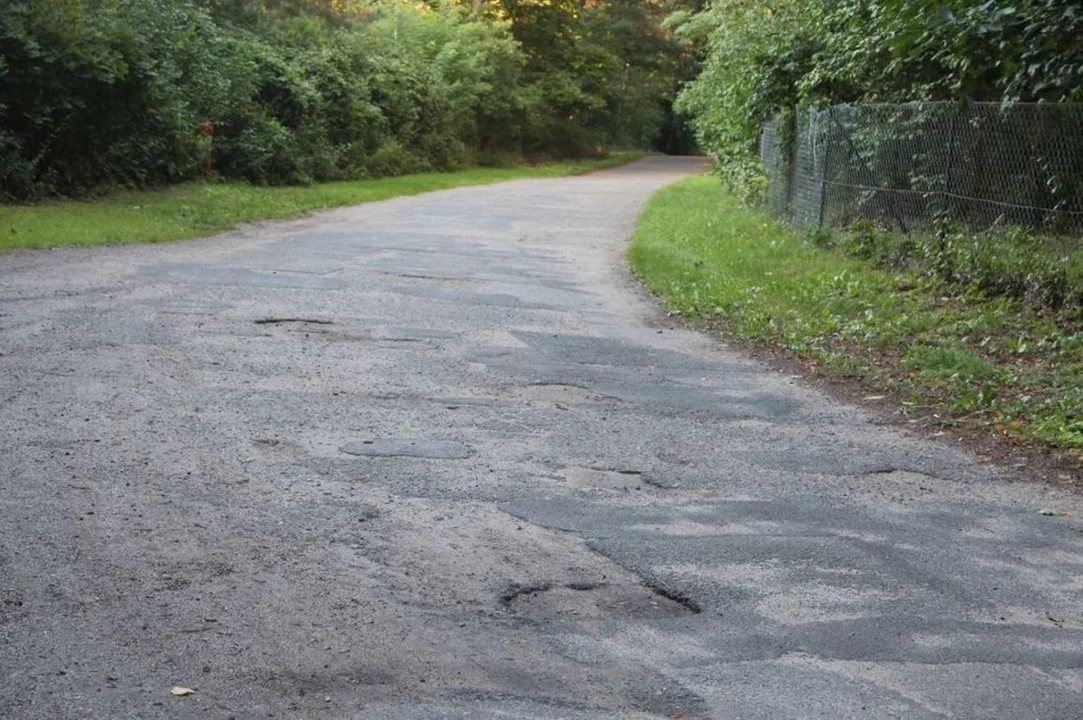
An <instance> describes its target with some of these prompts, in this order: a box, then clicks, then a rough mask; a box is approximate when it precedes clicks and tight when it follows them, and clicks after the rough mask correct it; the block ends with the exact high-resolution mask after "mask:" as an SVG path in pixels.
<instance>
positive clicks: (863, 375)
mask: <svg viewBox="0 0 1083 720" xmlns="http://www.w3.org/2000/svg"><path fill="white" fill-rule="evenodd" d="M628 258H629V261H630V262H631V264H632V267H633V270H634V271H635V272H636V274H637V275H639V276H640V278H641V279H642V280H643V282H644V283H645V284H646V286H647V287H648V288H649V289H650V290H651V291H652V292H654V293H656V294H657V295H659V296H661V298H662V299H663V302H664V303H665V306H666V307H667V309H668V310H669V311H670V312H671V313H673V314H676V315H680V316H683V317H685V318H688V319H689V320H691V321H692V322H694V323H697V324H699V325H701V326H705V327H707V328H711V329H718V330H722V331H724V332H726V333H729V334H731V335H735V336H738V337H741V338H744V339H746V340H749V341H751V342H753V343H756V344H761V345H766V346H775V347H781V348H784V349H786V350H789V351H790V352H792V353H794V354H795V355H796V356H798V357H799V358H801V359H802V360H803V361H805V362H806V363H807V365H808V366H809V367H811V368H813V369H814V370H816V371H817V372H819V373H822V374H823V375H825V376H830V377H835V378H847V381H848V382H856V383H858V384H859V386H861V387H864V388H866V389H869V390H872V391H877V392H881V391H883V392H887V393H888V394H890V395H891V396H892V397H895V398H896V399H898V400H899V407H900V412H905V413H906V414H908V415H910V416H912V417H919V418H921V417H924V418H925V419H927V420H928V421H929V422H930V423H934V422H935V423H937V424H960V425H965V426H967V427H969V428H971V429H977V430H980V431H982V432H991V433H998V434H1002V435H1013V436H1016V437H1020V438H1026V439H1029V440H1030V441H1033V442H1036V443H1038V444H1044V445H1046V446H1049V447H1053V448H1058V449H1060V450H1061V451H1063V452H1064V453H1066V454H1069V455H1072V456H1074V457H1076V458H1080V457H1083V453H1081V451H1083V311H1081V309H1080V307H1079V306H1078V305H1073V306H1068V307H1064V308H1061V309H1059V310H1053V309H1050V308H1045V309H1041V308H1039V307H1038V306H1036V305H1032V304H1030V303H1027V302H1024V301H1020V300H1014V299H1010V298H1005V297H993V298H991V297H987V296H985V295H983V294H981V293H979V292H975V291H974V290H973V288H970V289H966V288H960V287H956V286H951V285H948V284H946V283H945V282H943V281H942V280H939V279H937V278H935V277H930V276H929V275H928V274H924V273H919V272H917V271H915V270H913V269H907V268H904V267H896V268H891V267H885V266H883V265H881V264H878V263H877V261H876V260H875V259H871V258H870V259H866V258H860V257H854V256H852V255H849V254H846V253H845V252H844V250H843V249H842V248H840V247H821V246H818V245H817V244H815V243H813V242H811V241H809V240H808V239H806V238H804V237H801V236H799V235H797V234H796V233H794V232H793V231H791V230H789V229H788V228H786V227H785V226H783V225H782V224H781V223H779V222H777V221H776V220H774V219H773V218H771V217H770V216H768V215H766V214H764V213H762V212H759V211H756V210H751V209H748V208H747V207H745V206H743V205H741V204H740V203H739V202H738V201H737V200H736V199H734V198H732V197H730V196H728V195H726V194H725V193H724V192H723V190H722V188H721V186H720V185H719V182H718V180H717V179H716V178H712V177H706V176H703V177H696V178H691V179H688V180H684V181H681V182H678V183H675V184H673V185H670V186H669V187H667V188H664V189H663V190H661V191H659V192H658V193H657V194H655V195H654V197H652V198H651V199H650V201H649V202H648V203H647V205H646V206H645V208H644V210H643V212H642V214H641V215H640V219H639V225H638V227H637V230H636V233H635V236H634V239H633V242H632V245H631V247H630V248H629V251H628Z"/></svg>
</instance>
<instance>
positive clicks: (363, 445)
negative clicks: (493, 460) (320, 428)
mask: <svg viewBox="0 0 1083 720" xmlns="http://www.w3.org/2000/svg"><path fill="white" fill-rule="evenodd" d="M340 450H341V451H342V452H344V453H346V454H347V455H363V456H368V457H412V458H427V459H432V460H464V459H466V458H468V457H470V454H471V453H470V448H468V447H467V446H466V445H463V444H462V443H460V442H454V441H451V440H363V441H361V442H351V443H346V444H345V445H343V446H342V447H341V448H340Z"/></svg>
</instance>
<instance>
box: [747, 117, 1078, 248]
mask: <svg viewBox="0 0 1083 720" xmlns="http://www.w3.org/2000/svg"><path fill="white" fill-rule="evenodd" d="M761 155H762V156H763V158H764V166H765V170H766V172H767V176H768V182H769V188H768V197H767V204H768V207H769V209H771V211H772V212H775V213H776V214H778V215H780V216H782V217H785V218H786V219H788V220H789V221H790V222H792V223H793V224H795V225H798V226H807V225H815V224H822V223H827V224H830V225H846V224H848V223H851V222H853V221H854V220H856V219H859V218H863V219H867V220H871V221H873V222H875V223H877V224H880V225H884V226H886V227H891V228H895V229H898V230H901V231H903V232H907V231H909V230H912V229H925V228H928V227H929V226H930V225H931V223H932V221H933V220H934V219H935V218H937V217H948V218H951V219H954V220H957V221H960V222H963V223H965V224H966V225H968V226H970V227H972V228H974V229H979V230H980V229H985V228H988V227H990V226H992V225H994V224H1007V225H1023V226H1028V227H1034V228H1039V229H1041V230H1043V231H1046V232H1051V233H1057V234H1060V233H1077V234H1078V233H1079V232H1081V231H1083V104H1081V103H1062V104H1035V103H1016V104H1003V105H1002V104H999V103H966V104H959V103H907V104H902V105H886V104H872V105H861V106H846V105H841V106H834V107H830V108H826V109H824V110H810V111H801V112H798V113H797V115H796V118H795V122H794V132H793V139H792V147H787V143H785V142H783V141H782V137H781V134H780V132H779V128H778V122H774V123H768V125H767V126H766V127H765V128H764V133H763V139H762V142H761ZM783 198H784V199H785V201H783Z"/></svg>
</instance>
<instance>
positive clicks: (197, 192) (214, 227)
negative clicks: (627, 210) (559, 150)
mask: <svg viewBox="0 0 1083 720" xmlns="http://www.w3.org/2000/svg"><path fill="white" fill-rule="evenodd" d="M644 154H645V153H636V152H623V153H613V154H611V155H609V156H608V157H606V158H603V159H600V160H580V161H568V162H553V163H543V164H539V165H522V166H518V167H511V168H474V169H470V170H462V171H459V172H448V173H425V174H419V175H406V176H403V177H394V178H379V179H374V180H357V181H345V182H331V183H318V184H314V185H310V186H307V187H257V186H253V185H246V184H240V183H189V184H185V185H177V186H173V187H169V188H165V189H162V190H148V191H126V192H116V193H111V194H109V195H107V196H105V197H102V198H100V199H94V200H87V201H75V200H58V201H50V202H43V203H40V204H35V205H0V251H2V250H12V249H16V248H45V247H56V246H60V245H108V244H115V243H153V242H166V241H169V240H180V239H183V238H192V237H200V236H203V235H209V234H212V233H216V232H221V231H223V230H228V229H230V228H232V227H235V226H236V225H238V224H240V223H246V222H253V221H256V220H268V219H281V218H288V217H293V216H295V215H300V214H303V213H306V212H311V211H314V210H322V209H326V208H332V207H338V206H342V205H354V204H357V203H364V202H372V201H375V200H385V199H387V198H392V197H396V196H399V195H415V194H418V193H423V192H430V191H433V190H446V189H448V188H455V187H460V186H463V185H484V184H489V183H495V182H501V181H503V180H514V179H519V178H546V177H560V176H565V175H574V174H578V173H584V172H589V171H591V170H598V169H602V168H606V167H613V166H615V165H620V164H623V163H626V162H630V161H632V160H635V159H637V158H639V157H642V156H643V155H644Z"/></svg>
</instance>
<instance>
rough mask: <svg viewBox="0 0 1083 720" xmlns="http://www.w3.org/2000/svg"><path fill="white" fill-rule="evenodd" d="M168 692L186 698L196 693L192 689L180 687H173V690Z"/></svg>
mask: <svg viewBox="0 0 1083 720" xmlns="http://www.w3.org/2000/svg"><path fill="white" fill-rule="evenodd" d="M169 692H171V693H173V694H174V695H176V696H177V697H188V696H189V695H195V694H196V691H195V690H193V689H192V688H186V687H181V686H180V685H174V686H173V689H172V690H170V691H169Z"/></svg>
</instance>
